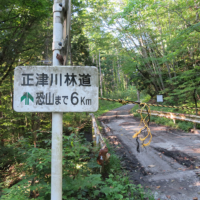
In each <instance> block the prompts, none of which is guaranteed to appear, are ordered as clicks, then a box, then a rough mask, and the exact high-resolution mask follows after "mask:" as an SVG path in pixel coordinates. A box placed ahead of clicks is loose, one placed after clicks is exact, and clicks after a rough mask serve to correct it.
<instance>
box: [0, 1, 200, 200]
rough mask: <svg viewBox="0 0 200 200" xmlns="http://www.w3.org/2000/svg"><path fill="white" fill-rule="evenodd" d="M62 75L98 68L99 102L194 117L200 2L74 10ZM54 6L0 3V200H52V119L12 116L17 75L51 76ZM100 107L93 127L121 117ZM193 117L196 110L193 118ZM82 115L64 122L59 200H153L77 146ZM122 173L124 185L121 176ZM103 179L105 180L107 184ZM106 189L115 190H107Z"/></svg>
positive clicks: (114, 165)
mask: <svg viewBox="0 0 200 200" xmlns="http://www.w3.org/2000/svg"><path fill="white" fill-rule="evenodd" d="M71 4H72V7H71V11H72V12H71V31H70V37H69V40H70V50H69V59H68V63H67V65H71V66H76V65H77V66H96V67H98V69H99V72H101V73H99V96H100V97H107V98H113V99H125V100H128V99H129V100H135V101H136V100H138V98H139V94H140V95H141V97H140V98H141V99H142V98H145V97H146V96H148V97H149V99H155V98H156V95H163V97H164V101H165V104H167V105H176V106H181V105H187V106H191V107H196V108H198V105H199V100H200V87H199V86H200V77H198V75H200V40H199V33H200V16H199V14H200V13H199V12H200V2H199V1H197V0H163V1H157V0H116V1H113V0H72V3H71ZM52 9H53V0H7V1H3V0H0V199H2V200H4V199H5V200H9V199H10V200H15V199H16V200H20V199H21V200H24V199H50V193H51V191H50V189H51V167H50V163H51V113H39V112H38V113H29V112H27V113H23V112H22V113H19V112H15V111H14V110H13V81H14V69H15V68H16V67H17V66H36V65H37V66H39V65H40V66H51V65H52V41H53V10H52ZM119 106H120V104H119V103H113V102H103V101H102V100H100V101H99V111H98V112H96V113H94V114H95V116H96V117H98V116H100V115H101V114H103V113H104V112H106V111H108V110H111V109H114V108H116V107H119ZM195 113H196V114H197V110H196V112H195ZM90 122H91V119H90V116H89V113H64V115H63V199H71V200H72V199H91V200H94V199H108V200H112V199H113V200H114V199H135V198H134V197H137V198H136V199H153V197H151V195H150V193H148V192H147V193H146V192H145V193H144V191H143V189H142V188H141V186H140V185H139V186H136V185H134V184H132V183H130V182H129V179H128V175H127V174H126V172H124V171H122V169H121V167H120V161H119V159H118V158H117V156H116V155H115V154H114V151H113V150H112V147H111V146H109V144H108V148H109V151H110V152H112V153H111V154H112V156H111V158H110V162H109V164H108V166H107V169H106V173H105V174H104V173H100V166H99V165H98V164H97V163H96V157H97V156H98V150H99V149H98V148H97V147H95V146H93V145H91V144H90V143H88V142H87V141H86V140H85V139H84V128H83V127H84V124H86V123H90ZM123 173H124V175H123ZM105 177H106V178H105ZM111 188H114V189H113V190H111Z"/></svg>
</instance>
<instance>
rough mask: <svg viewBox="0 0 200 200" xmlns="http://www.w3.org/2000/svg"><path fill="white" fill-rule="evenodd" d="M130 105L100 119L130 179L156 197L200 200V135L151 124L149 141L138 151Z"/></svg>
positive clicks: (172, 199)
mask: <svg viewBox="0 0 200 200" xmlns="http://www.w3.org/2000/svg"><path fill="white" fill-rule="evenodd" d="M133 106H134V105H133V104H131V105H130V104H129V105H125V106H122V107H120V108H117V109H115V110H112V111H109V112H108V113H106V114H105V115H104V116H102V117H101V118H100V121H102V122H103V123H104V124H105V125H106V127H107V134H106V136H107V137H108V138H109V140H110V143H112V145H113V146H114V148H115V150H116V153H117V154H118V155H119V156H120V157H121V159H122V165H123V167H124V168H125V169H127V170H128V171H129V172H130V177H131V180H132V181H133V182H134V183H135V184H141V185H143V186H144V187H145V188H146V189H148V188H149V189H150V190H151V191H153V193H154V196H155V199H159V198H160V199H161V200H164V199H167V200H168V199H171V200H193V198H195V197H197V198H198V199H199V200H200V135H195V134H193V133H186V132H183V131H180V130H172V129H169V128H168V127H165V126H158V125H156V124H153V123H150V126H149V127H150V130H151V132H152V135H153V138H152V142H151V144H150V146H147V147H146V148H142V147H141V146H140V153H138V152H137V143H136V139H133V138H132V136H133V135H134V133H136V132H137V131H138V130H139V128H140V127H139V119H137V118H134V117H133V116H131V115H130V114H129V113H130V109H131V108H132V107H133ZM198 172H199V173H198ZM198 174H199V176H198Z"/></svg>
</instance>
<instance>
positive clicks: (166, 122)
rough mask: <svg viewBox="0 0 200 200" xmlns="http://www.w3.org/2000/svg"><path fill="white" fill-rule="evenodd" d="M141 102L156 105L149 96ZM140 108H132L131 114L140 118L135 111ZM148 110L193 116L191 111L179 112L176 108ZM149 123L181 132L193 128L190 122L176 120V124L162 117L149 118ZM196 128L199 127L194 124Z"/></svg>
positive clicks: (153, 107)
mask: <svg viewBox="0 0 200 200" xmlns="http://www.w3.org/2000/svg"><path fill="white" fill-rule="evenodd" d="M141 102H143V103H152V102H153V103H155V104H156V100H155V99H154V100H152V99H151V97H150V96H149V95H146V97H145V98H144V100H142V101H141ZM158 104H162V105H169V104H168V102H163V103H158ZM176 106H177V105H176ZM178 106H184V105H178ZM140 108H141V107H140ZM140 108H139V106H138V105H135V106H134V107H133V108H132V110H131V113H132V114H133V115H134V117H138V118H140V114H139V113H138V112H137V110H138V109H140ZM150 110H156V111H163V112H172V113H184V114H192V115H195V111H194V110H192V111H191V110H187V109H182V110H179V109H176V108H164V107H156V106H150ZM150 122H154V123H156V124H160V125H165V126H169V127H172V128H174V129H180V130H183V131H190V130H191V129H193V128H194V124H193V123H192V122H186V121H181V120H176V123H174V122H173V120H172V119H167V118H164V117H157V116H151V118H150ZM196 128H197V129H199V128H200V125H199V124H196Z"/></svg>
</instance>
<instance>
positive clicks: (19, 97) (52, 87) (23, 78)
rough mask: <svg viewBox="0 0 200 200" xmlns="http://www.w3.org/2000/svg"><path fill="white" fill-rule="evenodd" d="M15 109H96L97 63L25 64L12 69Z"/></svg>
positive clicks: (41, 110) (42, 110) (75, 110)
mask: <svg viewBox="0 0 200 200" xmlns="http://www.w3.org/2000/svg"><path fill="white" fill-rule="evenodd" d="M14 109H15V110H16V111H18V112H33V111H34V112H54V111H56V112H86V111H91V112H92V111H96V110H97V109H98V70H97V68H96V67H88V66H86V67H82V66H81V67H79V66H74V67H71V66H70V67H68V66H60V67H44V66H32V67H30V66H25V67H17V68H16V69H15V77H14Z"/></svg>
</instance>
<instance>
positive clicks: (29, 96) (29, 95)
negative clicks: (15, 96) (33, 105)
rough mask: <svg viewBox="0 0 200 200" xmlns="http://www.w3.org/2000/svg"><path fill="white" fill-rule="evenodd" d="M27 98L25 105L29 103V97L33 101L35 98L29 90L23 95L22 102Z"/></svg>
mask: <svg viewBox="0 0 200 200" xmlns="http://www.w3.org/2000/svg"><path fill="white" fill-rule="evenodd" d="M24 99H25V105H29V99H30V100H31V101H32V102H33V101H34V98H33V97H32V95H31V94H30V93H29V92H24V94H23V96H22V97H21V102H22V101H23V100H24Z"/></svg>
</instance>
